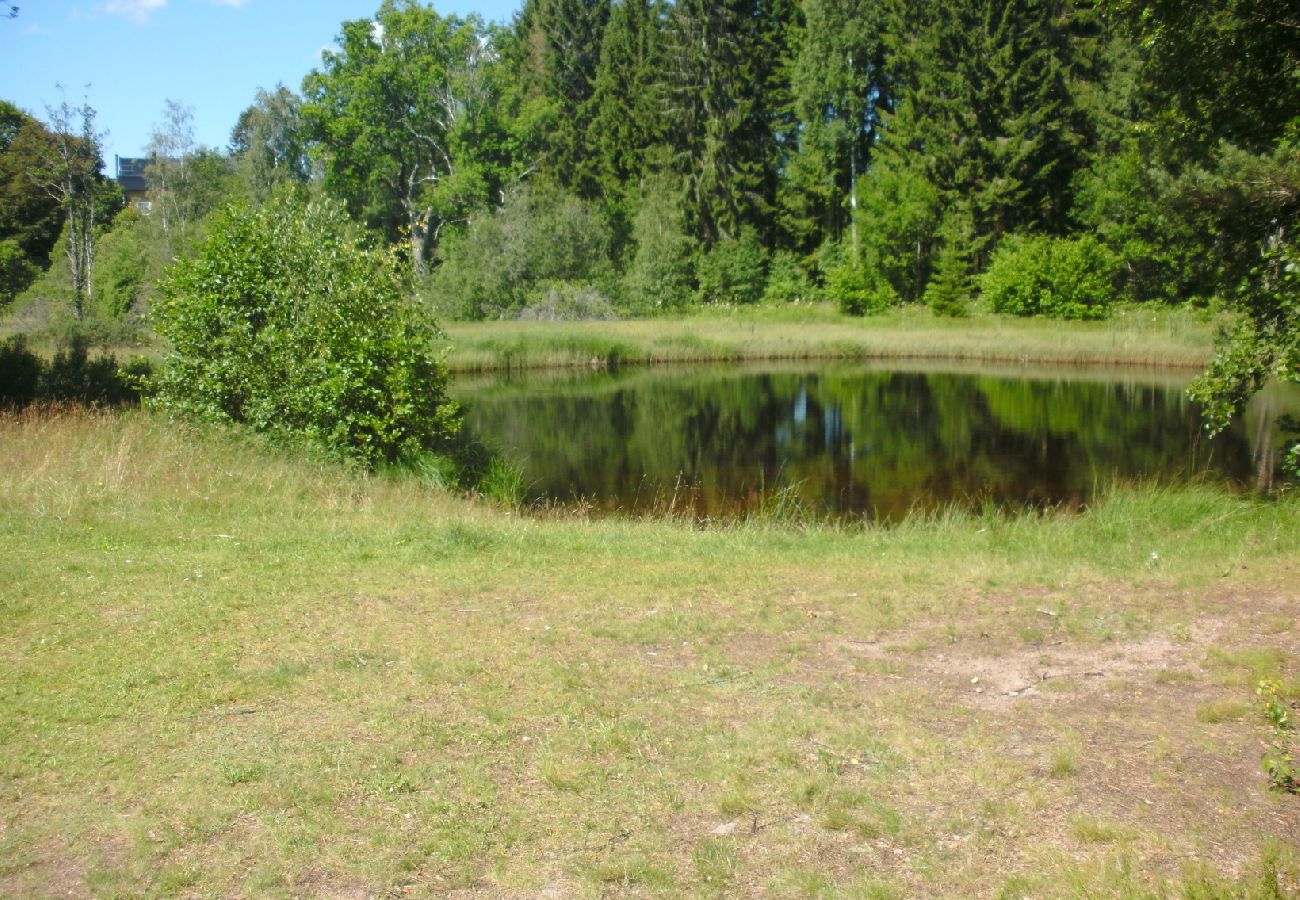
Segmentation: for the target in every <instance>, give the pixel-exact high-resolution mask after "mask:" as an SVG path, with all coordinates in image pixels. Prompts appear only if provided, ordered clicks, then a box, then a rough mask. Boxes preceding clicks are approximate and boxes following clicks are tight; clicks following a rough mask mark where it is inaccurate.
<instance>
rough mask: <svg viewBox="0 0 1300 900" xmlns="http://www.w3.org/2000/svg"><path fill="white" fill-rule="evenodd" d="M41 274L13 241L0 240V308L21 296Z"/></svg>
mask: <svg viewBox="0 0 1300 900" xmlns="http://www.w3.org/2000/svg"><path fill="white" fill-rule="evenodd" d="M40 273H41V270H40V269H39V268H37V267H36V266H35V265H34V264H33V263H32V261H31V260H30V259H28V257H27V254H26V253H24V252H23V249H22V247H21V246H19V244H18V242H17V241H15V240H10V239H8V238H6V239H5V240H0V306H4V305H5V304H7V303H9V302H10V301H11V300H13V299H14V298H15V297H17V296H18V295H19V294H21V293H22V292H23V291H24V290H25V289H26V288H27V286H28V285H29V284H31V283H32V282H33V281H35V280H36V276H37V275H39V274H40Z"/></svg>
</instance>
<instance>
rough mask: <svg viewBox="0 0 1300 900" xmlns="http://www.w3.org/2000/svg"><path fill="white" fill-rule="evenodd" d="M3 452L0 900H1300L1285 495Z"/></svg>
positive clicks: (1297, 543)
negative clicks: (649, 504) (822, 487)
mask: <svg viewBox="0 0 1300 900" xmlns="http://www.w3.org/2000/svg"><path fill="white" fill-rule="evenodd" d="M0 458H2V459H4V460H5V466H4V470H3V472H0V510H2V511H3V519H2V520H0V553H3V558H4V560H5V566H6V572H5V574H6V578H5V579H4V582H3V588H2V589H0V895H5V896H42V895H46V896H52V895H60V896H66V895H68V894H71V895H74V896H84V895H102V896H140V895H154V896H214V895H215V896H261V895H270V896H304V895H325V896H344V897H350V896H357V897H362V896H376V895H380V896H383V895H393V896H409V895H415V896H420V895H440V896H441V895H446V894H453V895H456V894H459V895H464V896H471V895H486V896H552V897H569V896H576V897H582V896H602V895H607V894H611V893H613V894H625V895H670V896H677V895H692V896H714V895H728V896H734V895H772V896H861V897H890V896H952V897H971V896H987V897H994V896H1001V897H1018V896H1023V897H1030V896H1032V897H1053V896H1078V895H1081V894H1091V895H1092V896H1126V897H1127V896H1137V895H1143V894H1146V895H1149V896H1162V895H1166V894H1171V895H1175V896H1177V895H1180V894H1181V893H1184V892H1191V891H1197V890H1199V891H1202V893H1198V894H1196V896H1230V895H1233V894H1232V893H1231V892H1232V891H1236V892H1238V894H1239V895H1245V896H1260V897H1264V896H1288V895H1294V894H1295V893H1296V892H1297V891H1300V846H1298V844H1300V797H1297V796H1295V795H1288V794H1284V793H1280V792H1277V791H1274V790H1270V787H1269V784H1268V780H1267V778H1266V776H1265V774H1264V772H1263V770H1262V769H1261V766H1260V755H1261V752H1262V750H1263V749H1264V747H1265V746H1266V744H1267V743H1268V742H1270V741H1272V740H1274V737H1273V733H1272V731H1271V730H1270V727H1269V724H1268V722H1267V721H1266V720H1265V718H1264V716H1263V715H1262V710H1261V704H1260V700H1259V698H1258V697H1257V696H1256V694H1255V688H1256V685H1257V683H1258V681H1259V679H1261V678H1265V677H1268V678H1275V679H1277V680H1278V681H1279V682H1280V684H1281V691H1282V695H1283V697H1284V699H1285V700H1286V702H1294V701H1295V700H1297V699H1300V616H1298V615H1297V614H1298V612H1300V597H1298V596H1297V589H1296V585H1297V584H1298V583H1300V499H1298V498H1296V497H1295V496H1294V495H1291V496H1287V497H1283V498H1282V499H1279V500H1276V501H1259V500H1252V499H1248V498H1240V497H1233V496H1229V495H1227V494H1225V493H1222V492H1220V491H1217V490H1215V489H1211V488H1208V487H1195V486H1194V487H1189V488H1183V489H1177V490H1163V489H1155V488H1150V489H1144V488H1134V489H1129V490H1125V491H1121V492H1118V493H1115V494H1113V495H1111V496H1110V497H1109V498H1108V499H1107V500H1106V501H1105V502H1103V503H1102V504H1100V505H1099V506H1097V507H1096V508H1094V509H1092V510H1090V511H1088V512H1086V513H1084V514H1082V515H1066V514H1059V515H1058V514H1048V515H1045V516H1023V517H1005V516H998V515H994V514H989V515H983V516H980V515H965V514H960V513H952V514H949V515H943V516H938V517H934V518H930V519H914V520H910V521H908V522H906V523H904V524H902V525H900V526H897V527H894V528H891V529H882V528H847V527H829V526H807V527H803V526H797V525H793V524H790V523H782V522H779V521H763V520H755V521H750V522H742V523H735V524H732V525H727V526H716V527H702V526H699V525H697V524H693V523H690V522H678V521H620V520H606V521H599V522H588V521H584V520H582V519H580V518H567V517H565V516H563V515H557V516H552V517H549V518H535V517H530V516H526V515H520V514H519V513H517V512H515V511H511V510H506V509H502V508H499V507H494V506H491V505H489V504H485V503H483V502H480V501H475V500H471V499H466V498H462V497H457V496H453V495H449V494H447V493H445V492H443V491H441V490H438V489H435V488H432V487H427V486H423V485H421V484H420V483H419V482H417V481H415V480H414V479H412V478H409V477H397V476H368V475H364V474H360V473H357V472H351V471H348V470H345V469H342V468H340V467H338V466H335V465H333V464H329V463H324V462H319V461H314V460H312V459H309V458H306V457H304V456H302V455H296V454H289V453H285V452H284V451H275V450H271V449H268V448H266V447H263V446H262V445H260V444H259V443H258V442H256V441H254V440H252V439H249V438H246V437H241V436H239V435H236V434H233V433H224V432H219V431H213V430H207V429H195V428H188V427H181V426H177V425H175V424H173V423H170V422H168V421H166V420H164V419H162V418H160V417H157V416H154V415H152V414H148V413H143V412H135V413H129V414H121V415H105V414H85V413H50V412H48V411H47V412H33V413H29V414H25V415H22V416H9V417H7V418H5V419H3V421H0ZM1292 744H1293V745H1294V738H1292Z"/></svg>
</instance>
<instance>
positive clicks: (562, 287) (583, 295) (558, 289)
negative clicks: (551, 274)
mask: <svg viewBox="0 0 1300 900" xmlns="http://www.w3.org/2000/svg"><path fill="white" fill-rule="evenodd" d="M519 318H520V319H523V320H525V321H530V322H576V321H598V322H599V321H606V320H609V319H617V318H618V313H616V312H615V310H614V305H613V304H612V303H610V302H609V298H608V297H606V296H605V295H604V294H602V293H600V291H598V290H596V289H595V288H593V287H591V286H590V285H587V284H573V283H571V282H568V281H557V282H553V283H551V284H548V285H546V286H544V287H543V288H541V289H540V290H539V291H537V293H536V294H534V296H533V299H532V300H530V301H529V303H528V305H527V306H525V307H524V308H523V309H521V310H520V311H519Z"/></svg>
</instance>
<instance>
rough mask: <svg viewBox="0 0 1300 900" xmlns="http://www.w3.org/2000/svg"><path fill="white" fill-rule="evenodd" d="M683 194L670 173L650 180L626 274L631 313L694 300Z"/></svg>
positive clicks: (634, 230)
mask: <svg viewBox="0 0 1300 900" xmlns="http://www.w3.org/2000/svg"><path fill="white" fill-rule="evenodd" d="M680 196H681V186H680V184H678V183H677V182H676V181H674V180H673V179H671V178H670V177H669V176H665V175H656V176H651V177H650V178H648V179H647V183H646V187H645V190H644V192H643V196H642V198H641V205H640V208H639V209H638V210H637V213H636V215H635V216H633V218H632V242H633V244H635V245H636V251H635V252H634V253H633V254H632V259H631V261H630V262H629V263H628V267H627V271H626V273H624V276H623V295H624V306H625V307H626V308H627V310H628V311H629V312H631V313H633V314H637V315H643V314H645V313H649V312H655V311H659V310H670V309H677V308H679V307H682V306H685V305H686V304H687V303H689V302H690V300H691V282H692V280H693V279H694V270H693V269H692V267H691V247H692V241H691V239H690V238H689V237H688V236H687V235H686V216H685V213H684V212H683V204H682V203H681V201H680Z"/></svg>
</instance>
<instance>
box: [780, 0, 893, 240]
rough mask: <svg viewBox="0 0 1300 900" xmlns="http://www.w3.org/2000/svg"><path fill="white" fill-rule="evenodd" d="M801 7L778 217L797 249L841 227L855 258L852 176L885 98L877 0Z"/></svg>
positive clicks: (820, 1) (818, 0) (863, 163)
mask: <svg viewBox="0 0 1300 900" xmlns="http://www.w3.org/2000/svg"><path fill="white" fill-rule="evenodd" d="M801 11H802V19H803V22H802V27H800V28H798V29H797V31H796V33H795V34H793V35H792V36H791V38H792V43H793V47H792V53H791V61H790V65H789V68H788V77H789V80H790V93H791V103H792V107H793V113H794V115H795V117H796V119H797V128H796V129H795V135H796V141H797V149H796V151H795V152H794V153H793V154H792V158H791V159H790V163H789V166H788V167H787V169H786V171H785V177H784V179H783V182H782V184H781V191H780V212H779V216H780V225H781V229H782V231H783V233H784V235H785V236H786V239H787V240H789V241H790V242H791V243H792V244H793V245H794V246H795V247H796V248H797V249H799V250H801V251H802V252H804V253H808V252H811V251H812V250H813V249H814V248H815V247H816V246H817V244H819V243H821V242H822V241H824V240H826V239H832V240H837V239H839V238H840V237H841V236H842V235H843V234H844V233H845V232H846V231H847V232H849V243H850V246H851V248H852V250H851V256H853V257H854V258H856V257H857V256H858V241H857V239H856V238H857V234H856V224H857V223H856V220H855V217H854V210H856V208H857V205H858V203H857V200H858V193H857V188H858V179H859V178H860V177H861V176H862V175H863V174H864V173H865V172H866V170H867V167H868V164H869V160H870V154H871V146H872V143H873V142H874V140H875V135H876V130H877V126H878V124H879V114H880V111H881V110H882V109H886V108H888V106H889V101H890V93H889V87H888V82H887V79H886V70H885V58H886V53H885V42H884V28H883V25H884V7H883V5H882V4H881V3H880V2H878V0H848V2H840V3H837V2H831V0H803V2H802V3H801Z"/></svg>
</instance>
